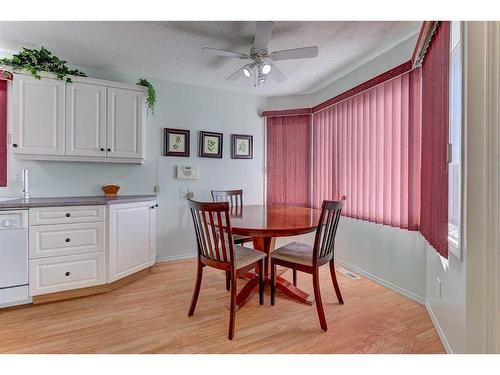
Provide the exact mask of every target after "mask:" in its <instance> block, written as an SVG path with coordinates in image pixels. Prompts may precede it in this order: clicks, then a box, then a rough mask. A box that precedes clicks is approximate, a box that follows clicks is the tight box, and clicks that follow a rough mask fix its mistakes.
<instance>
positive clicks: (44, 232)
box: [29, 222, 105, 259]
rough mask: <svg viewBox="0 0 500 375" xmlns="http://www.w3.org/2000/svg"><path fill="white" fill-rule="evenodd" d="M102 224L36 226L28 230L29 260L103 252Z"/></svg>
mask: <svg viewBox="0 0 500 375" xmlns="http://www.w3.org/2000/svg"><path fill="white" fill-rule="evenodd" d="M104 233H105V232H104V223H103V222H98V223H78V224H57V225H37V226H32V227H30V228H29V256H30V259H37V258H46V257H53V256H61V255H72V254H83V253H97V252H100V251H104V248H105V238H104Z"/></svg>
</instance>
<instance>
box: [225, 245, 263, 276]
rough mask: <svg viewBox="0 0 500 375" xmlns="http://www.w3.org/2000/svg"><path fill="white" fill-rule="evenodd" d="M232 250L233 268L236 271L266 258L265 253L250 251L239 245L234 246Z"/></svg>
mask: <svg viewBox="0 0 500 375" xmlns="http://www.w3.org/2000/svg"><path fill="white" fill-rule="evenodd" d="M233 249H234V257H235V258H236V262H235V266H236V269H237V270H239V269H240V268H243V267H245V266H248V265H249V264H252V263H255V262H257V261H259V260H261V259H263V258H265V257H266V253H264V252H262V251H259V250H254V249H250V248H248V247H244V246H240V245H234V246H233Z"/></svg>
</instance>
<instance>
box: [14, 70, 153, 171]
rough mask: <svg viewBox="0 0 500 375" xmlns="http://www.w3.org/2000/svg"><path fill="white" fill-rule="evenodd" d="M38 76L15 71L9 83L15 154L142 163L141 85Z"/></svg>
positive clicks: (61, 159) (36, 157) (18, 156)
mask: <svg viewBox="0 0 500 375" xmlns="http://www.w3.org/2000/svg"><path fill="white" fill-rule="evenodd" d="M41 75H42V78H41V79H40V80H38V79H36V78H34V77H33V76H31V75H28V74H25V73H20V72H16V73H15V74H14V81H13V84H12V86H10V87H9V97H11V96H12V97H13V101H12V105H11V106H9V111H12V116H9V121H12V129H13V142H12V146H13V150H14V153H15V155H16V157H17V158H19V159H26V160H58V161H83V162H106V163H134V164H143V163H144V154H145V146H144V145H145V123H146V120H145V118H146V115H145V106H144V101H145V95H146V89H145V88H144V87H142V86H137V85H134V84H128V83H120V82H112V81H105V80H100V79H94V78H87V77H73V78H72V80H73V82H72V83H66V82H65V81H62V80H60V79H57V78H55V76H54V75H53V74H50V73H41ZM10 119H11V120H10Z"/></svg>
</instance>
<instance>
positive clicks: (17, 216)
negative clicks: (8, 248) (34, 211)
mask: <svg viewBox="0 0 500 375" xmlns="http://www.w3.org/2000/svg"><path fill="white" fill-rule="evenodd" d="M27 212H28V211H27V210H22V211H0V230H5V229H19V228H26V227H27V226H28V214H27Z"/></svg>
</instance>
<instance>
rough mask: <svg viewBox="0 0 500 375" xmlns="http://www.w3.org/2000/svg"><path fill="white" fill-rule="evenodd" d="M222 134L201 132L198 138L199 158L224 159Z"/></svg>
mask: <svg viewBox="0 0 500 375" xmlns="http://www.w3.org/2000/svg"><path fill="white" fill-rule="evenodd" d="M223 138H224V135H223V134H222V133H214V132H206V131H200V135H199V138H198V156H199V157H200V158H217V159H222V146H223Z"/></svg>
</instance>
